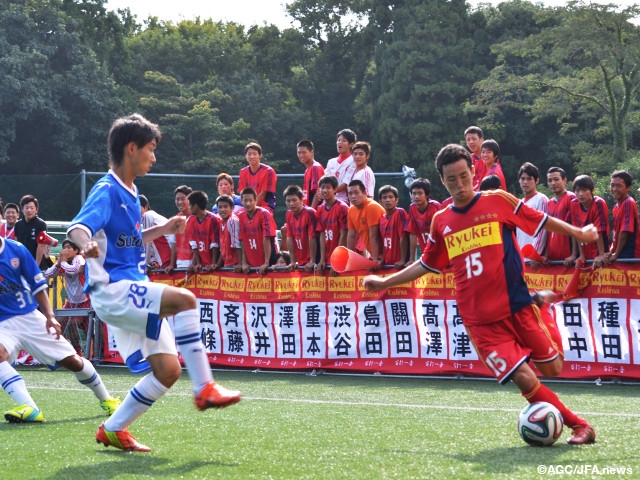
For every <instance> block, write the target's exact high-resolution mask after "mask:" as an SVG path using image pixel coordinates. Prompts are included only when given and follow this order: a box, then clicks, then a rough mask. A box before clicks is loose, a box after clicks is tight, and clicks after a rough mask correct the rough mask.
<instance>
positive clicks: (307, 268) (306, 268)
mask: <svg viewBox="0 0 640 480" xmlns="http://www.w3.org/2000/svg"><path fill="white" fill-rule="evenodd" d="M315 269H316V264H315V262H309V263H307V264H306V265H305V266H304V271H305V272H308V273H313V271H314V270H315Z"/></svg>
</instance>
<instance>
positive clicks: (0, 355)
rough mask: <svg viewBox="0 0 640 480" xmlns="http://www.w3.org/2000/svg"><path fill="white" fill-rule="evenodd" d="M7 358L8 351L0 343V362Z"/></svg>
mask: <svg viewBox="0 0 640 480" xmlns="http://www.w3.org/2000/svg"><path fill="white" fill-rule="evenodd" d="M7 360H9V352H7V349H6V348H4V345H2V344H1V343H0V362H6V361H7Z"/></svg>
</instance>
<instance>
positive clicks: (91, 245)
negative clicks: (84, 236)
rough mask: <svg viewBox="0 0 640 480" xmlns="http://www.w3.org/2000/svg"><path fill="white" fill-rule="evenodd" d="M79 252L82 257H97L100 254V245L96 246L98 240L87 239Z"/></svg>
mask: <svg viewBox="0 0 640 480" xmlns="http://www.w3.org/2000/svg"><path fill="white" fill-rule="evenodd" d="M80 254H81V255H82V256H83V257H84V258H98V257H99V256H100V247H98V242H94V241H93V240H89V241H88V242H87V243H86V244H85V246H84V248H83V249H82V251H81V252H80Z"/></svg>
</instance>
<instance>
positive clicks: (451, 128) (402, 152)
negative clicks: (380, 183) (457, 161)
mask: <svg viewBox="0 0 640 480" xmlns="http://www.w3.org/2000/svg"><path fill="white" fill-rule="evenodd" d="M389 3H390V2H386V1H382V0H381V1H379V2H377V7H376V9H375V21H376V22H377V23H378V24H379V25H380V28H381V29H382V30H383V31H385V32H386V33H385V35H384V37H383V38H382V41H381V42H380V43H379V45H378V46H377V48H376V52H375V71H374V73H373V74H372V77H371V85H370V88H369V91H368V92H367V97H368V100H369V101H370V102H371V103H372V127H373V135H372V138H373V140H374V149H375V152H376V153H375V161H376V162H378V163H377V165H384V166H385V169H387V170H396V171H397V170H399V168H400V167H401V166H402V165H404V164H408V165H413V166H416V167H418V166H420V167H421V172H420V173H421V174H424V175H427V176H430V177H432V178H433V177H434V176H435V169H434V167H433V162H432V161H431V159H433V158H434V157H435V154H436V153H437V152H438V150H439V149H440V147H442V146H443V145H444V144H445V143H449V142H457V141H459V140H460V139H461V138H462V132H463V131H464V128H465V126H466V125H467V121H466V119H465V116H464V115H463V113H462V104H463V102H464V101H465V100H466V98H467V96H468V94H469V91H470V89H471V86H472V85H473V82H474V81H476V80H477V79H478V78H480V76H481V75H482V74H483V73H484V72H486V69H485V68H484V67H483V66H482V65H480V64H477V63H476V56H475V46H474V42H473V39H472V37H473V35H474V33H473V32H474V28H475V26H474V25H473V24H472V23H471V21H470V17H469V14H468V11H467V5H466V3H465V1H464V0H449V1H445V0H428V1H424V0H405V1H402V2H393V5H389Z"/></svg>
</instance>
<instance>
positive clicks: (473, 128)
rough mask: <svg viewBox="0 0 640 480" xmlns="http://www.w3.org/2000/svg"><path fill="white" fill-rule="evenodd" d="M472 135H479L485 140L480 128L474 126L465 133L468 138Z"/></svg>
mask: <svg viewBox="0 0 640 480" xmlns="http://www.w3.org/2000/svg"><path fill="white" fill-rule="evenodd" d="M470 133H475V134H476V135H478V138H484V134H483V133H482V129H481V128H480V127H476V126H475V125H472V126H471V127H469V128H467V129H466V130H465V131H464V136H465V137H466V136H467V135H469V134H470Z"/></svg>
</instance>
